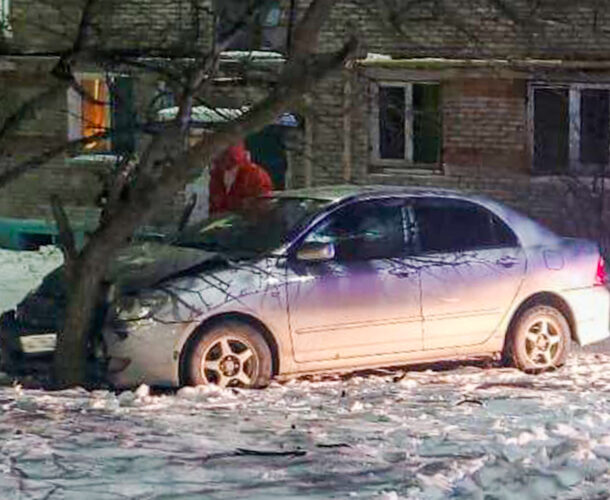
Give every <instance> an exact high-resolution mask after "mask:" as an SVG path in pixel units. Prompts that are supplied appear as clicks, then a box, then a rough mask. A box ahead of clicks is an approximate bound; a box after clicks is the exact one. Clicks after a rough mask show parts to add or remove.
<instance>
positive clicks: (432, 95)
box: [413, 84, 441, 163]
mask: <svg viewBox="0 0 610 500" xmlns="http://www.w3.org/2000/svg"><path fill="white" fill-rule="evenodd" d="M439 109H440V85H418V84H415V85H413V161H414V162H415V163H437V162H438V161H439V160H440V150H441V123H440V113H439Z"/></svg>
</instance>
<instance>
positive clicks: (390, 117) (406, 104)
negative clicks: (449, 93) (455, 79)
mask: <svg viewBox="0 0 610 500" xmlns="http://www.w3.org/2000/svg"><path fill="white" fill-rule="evenodd" d="M441 130H442V127H441V112H440V85H439V84H438V83H402V82H392V83H379V84H375V85H374V87H373V113H372V123H371V137H372V160H373V162H374V163H378V164H379V163H381V164H390V165H391V164H405V163H411V164H438V163H439V162H440V151H441Z"/></svg>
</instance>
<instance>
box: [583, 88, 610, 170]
mask: <svg viewBox="0 0 610 500" xmlns="http://www.w3.org/2000/svg"><path fill="white" fill-rule="evenodd" d="M609 111H610V100H609V99H608V90H606V89H583V90H582V91H581V94H580V161H581V162H583V163H593V164H598V165H605V164H607V163H608V147H609V144H608V132H609V127H610V123H609V120H608V113H609Z"/></svg>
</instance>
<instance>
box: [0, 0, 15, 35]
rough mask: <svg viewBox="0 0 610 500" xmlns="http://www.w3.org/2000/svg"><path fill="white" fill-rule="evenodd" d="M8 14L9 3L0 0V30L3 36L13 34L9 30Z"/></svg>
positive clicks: (9, 10) (8, 1)
mask: <svg viewBox="0 0 610 500" xmlns="http://www.w3.org/2000/svg"><path fill="white" fill-rule="evenodd" d="M10 14H11V1H10V0H0V29H1V30H2V34H3V35H4V36H11V35H12V34H13V31H12V30H11V22H10Z"/></svg>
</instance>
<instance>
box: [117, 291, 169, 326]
mask: <svg viewBox="0 0 610 500" xmlns="http://www.w3.org/2000/svg"><path fill="white" fill-rule="evenodd" d="M169 300H170V297H169V295H168V294H167V293H165V292H162V291H160V290H150V291H146V292H141V293H139V294H138V295H124V296H122V297H120V298H119V299H118V300H116V301H115V308H114V309H115V316H116V318H118V319H119V320H123V321H135V320H141V319H147V318H152V317H154V316H155V315H156V314H157V313H159V312H160V311H161V310H162V309H163V308H164V307H165V306H166V305H167V304H168V302H169Z"/></svg>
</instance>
